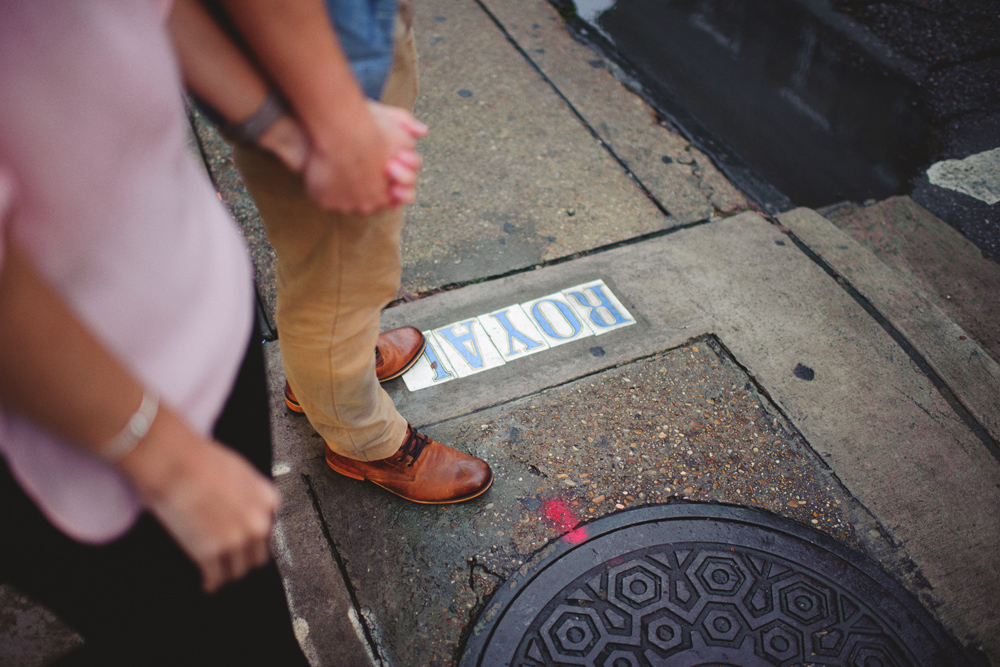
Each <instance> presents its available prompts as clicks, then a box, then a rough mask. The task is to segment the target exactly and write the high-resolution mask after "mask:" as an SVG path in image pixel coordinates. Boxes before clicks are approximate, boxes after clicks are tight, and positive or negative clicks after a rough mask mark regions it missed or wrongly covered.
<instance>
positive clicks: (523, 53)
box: [475, 0, 715, 217]
mask: <svg viewBox="0 0 1000 667" xmlns="http://www.w3.org/2000/svg"><path fill="white" fill-rule="evenodd" d="M475 2H476V4H477V5H479V8H480V9H482V10H483V12H484V13H485V14H486V16H488V17H489V18H490V20H491V21H493V23H494V24H495V25H496V27H497V29H498V30H499V31H500V32H501V33H502V34H503V36H504V37H506V38H507V41H508V42H510V44H511V46H513V47H514V50H516V51H517V52H518V53H520V54H521V56H522V57H523V58H524V59H525V61H527V63H528V65H530V66H531V68H532V69H533V70H535V72H536V73H537V74H538V76H540V77H542V81H544V82H545V83H546V84H548V86H549V87H550V88H552V91H553V92H554V93H555V94H556V96H557V97H558V98H559V99H561V100H562V101H563V103H564V104H565V105H566V107H567V108H568V109H569V110H570V112H571V113H572V114H573V115H574V116H576V118H577V120H579V121H580V123H582V124H583V126H584V127H585V128H587V131H588V132H590V134H591V136H593V137H594V139H596V140H597V141H598V143H600V144H601V147H602V148H604V150H606V151H607V152H608V155H610V156H611V157H612V158H614V159H615V161H616V162H617V163H618V164H619V165H620V166H621V168H622V169H623V170H624V171H625V175H626V176H628V177H629V178H630V179H631V180H632V182H633V183H635V184H636V186H638V188H639V189H640V190H642V193H643V194H644V195H646V197H648V198H649V200H650V201H651V202H653V204H654V205H655V206H656V208H657V209H659V211H660V213H662V214H663V215H665V216H667V217H671V213H670V211H668V210H667V207H666V206H664V204H663V202H661V201H660V200H659V199H657V198H656V196H655V195H654V194H653V193H652V192H651V191H650V190H649V188H647V187H646V184H645V183H643V182H642V181H641V180H640V179H639V177H638V176H637V175H636V174H635V172H633V171H632V169H631V168H630V167H629V166H628V164H627V163H626V162H625V160H623V159H622V158H621V156H620V155H618V153H616V152H615V150H614V149H613V148H612V147H611V145H610V144H608V142H607V141H605V140H604V138H603V137H602V136H601V135H600V134H599V133H598V132H597V130H595V129H594V127H593V126H592V125H591V124H590V122H589V121H588V120H587V119H586V118H585V117H584V115H583V114H582V113H580V111H579V110H578V109H577V108H576V107H575V106H574V105H573V103H572V102H570V101H569V98H567V97H566V95H564V94H563V92H562V91H561V90H559V88H558V87H557V86H556V84H555V82H554V81H553V80H552V79H550V78H549V76H548V75H547V74H546V73H545V72H543V71H542V68H541V67H539V66H538V63H536V62H535V61H534V60H532V58H531V56H529V55H528V53H527V51H525V50H524V49H523V48H521V45H520V44H518V43H517V40H516V39H514V36H513V35H511V34H510V32H508V31H507V28H506V27H505V26H504V25H503V23H501V22H500V19H498V18H497V17H496V15H495V14H493V12H491V11H490V10H489V8H487V7H486V5H485V4H483V2H482V0H475ZM713 208H715V207H714V206H713Z"/></svg>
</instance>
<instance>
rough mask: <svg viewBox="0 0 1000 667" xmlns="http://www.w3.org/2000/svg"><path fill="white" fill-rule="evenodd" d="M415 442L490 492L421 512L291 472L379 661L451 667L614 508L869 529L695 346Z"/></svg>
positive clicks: (816, 466)
mask: <svg viewBox="0 0 1000 667" xmlns="http://www.w3.org/2000/svg"><path fill="white" fill-rule="evenodd" d="M426 432H427V433H428V434H429V435H431V436H432V437H435V438H437V439H440V440H442V441H445V442H452V443H461V444H460V445H459V446H460V447H461V448H462V449H466V450H468V451H471V452H472V453H474V454H476V455H477V456H481V457H484V458H486V459H487V460H489V461H490V463H491V465H492V466H493V470H494V474H495V475H496V482H495V483H494V485H493V488H492V489H491V490H490V492H489V493H487V494H486V495H485V496H483V497H482V498H479V499H476V500H475V501H472V502H469V503H466V504H463V505H455V506H441V507H427V506H419V505H413V504H411V503H407V502H405V501H402V500H399V499H396V498H394V497H392V496H389V495H388V494H386V493H385V492H383V491H381V490H380V489H378V488H376V487H375V486H373V485H370V484H366V483H362V482H355V481H353V480H348V479H345V478H338V477H337V476H335V475H331V474H329V473H328V472H327V471H325V470H323V468H324V465H323V462H322V461H318V463H317V468H318V469H315V471H314V472H313V470H314V469H312V468H311V469H310V472H309V473H306V475H307V476H308V478H309V480H308V483H309V484H310V486H311V487H312V488H314V489H315V493H316V497H317V498H318V500H319V505H320V507H321V511H322V515H323V519H324V521H325V523H326V524H327V525H328V526H329V527H330V533H331V535H332V540H333V542H334V545H335V546H334V548H335V549H336V550H337V552H338V553H339V554H340V558H341V559H342V560H343V561H344V562H345V564H346V571H347V574H348V575H349V577H350V580H351V581H352V582H353V584H354V587H355V588H356V590H357V596H358V601H359V603H360V604H361V607H362V609H365V610H370V611H371V612H372V616H374V617H377V619H378V628H379V629H380V630H379V632H380V635H381V639H382V646H383V647H384V649H385V650H386V651H387V652H388V653H387V655H385V656H384V657H385V658H387V660H388V663H389V664H394V665H451V664H453V663H454V662H455V661H456V659H457V657H458V655H459V653H458V651H459V648H460V645H461V639H462V635H463V632H464V631H466V630H467V628H468V627H469V626H470V623H471V622H472V620H473V619H474V618H475V616H476V614H477V613H478V611H479V609H480V607H481V606H482V605H483V603H484V601H485V600H486V598H487V597H488V596H489V595H490V594H491V593H492V592H493V591H494V590H495V589H496V587H497V586H498V585H500V584H501V583H502V582H503V581H505V580H506V579H507V578H508V577H510V576H511V574H513V573H514V572H515V571H516V570H517V569H518V568H519V567H521V566H522V565H523V564H524V563H525V562H527V561H528V560H529V559H531V557H532V556H533V555H534V554H535V553H536V552H537V551H539V550H540V549H542V548H543V547H545V546H546V545H547V544H548V543H549V542H550V541H552V540H553V539H555V538H558V537H560V536H562V535H565V534H567V533H570V534H571V535H572V534H577V535H580V534H582V533H581V532H580V531H586V521H587V520H590V519H595V518H599V517H601V516H605V515H607V514H609V513H612V512H616V511H621V510H625V509H626V508H634V507H639V506H642V505H647V504H654V503H664V502H683V501H699V502H721V503H732V504H740V505H747V506H751V507H759V508H764V509H766V510H769V511H771V512H774V513H778V514H782V515H785V516H788V517H791V518H794V519H795V520H797V521H799V522H801V523H803V524H805V525H810V526H813V527H816V528H818V529H820V530H823V531H824V532H827V533H829V534H831V535H833V536H834V537H836V538H838V539H840V540H842V541H844V542H846V543H847V544H850V545H852V546H854V547H857V546H858V545H859V542H858V540H857V539H856V538H855V535H854V528H853V527H852V524H854V525H859V524H864V525H868V526H874V522H872V521H871V520H870V518H867V517H864V511H863V509H861V508H860V507H859V506H858V505H857V503H856V502H855V501H853V500H852V499H851V497H850V496H849V494H847V493H846V491H845V490H844V489H843V488H842V487H841V485H840V484H839V483H838V482H837V481H836V480H835V479H834V477H833V476H832V475H831V474H830V471H829V469H828V468H827V466H826V465H825V464H824V463H823V462H822V460H821V457H819V456H818V455H817V454H816V453H815V452H813V451H812V450H811V449H810V448H809V447H808V445H807V444H806V443H805V441H804V440H803V438H802V437H801V435H799V434H798V433H797V432H796V431H795V428H794V426H792V425H791V424H790V423H789V422H788V421H787V420H786V419H785V418H784V417H783V416H782V415H781V414H780V412H779V411H777V410H776V409H775V407H774V406H773V405H771V404H770V403H769V401H768V400H767V398H766V397H764V396H762V395H761V394H760V392H759V391H758V390H757V388H756V387H755V386H754V384H753V382H752V381H751V380H750V378H748V377H747V376H746V374H745V373H744V372H743V371H742V370H741V369H739V368H738V366H737V365H736V364H735V363H733V360H732V359H731V358H730V357H729V356H728V354H727V353H726V352H725V351H724V350H723V349H722V348H721V347H720V346H719V345H718V344H717V343H716V342H715V341H714V340H713V339H712V338H710V337H707V338H701V339H697V340H694V341H691V343H690V344H688V345H684V346H682V347H680V348H677V349H674V350H671V351H669V352H666V353H664V354H661V355H656V356H654V357H651V358H648V359H644V360H641V361H636V362H633V363H631V364H627V365H625V366H622V367H619V368H615V369H612V370H609V371H606V372H604V373H600V374H597V375H594V376H591V377H588V378H585V379H581V380H578V381H575V382H572V383H569V384H566V385H562V386H560V387H557V388H553V389H549V390H546V391H543V392H541V393H539V394H537V395H534V396H529V397H526V398H522V399H519V400H517V401H514V402H513V403H510V404H508V405H505V406H503V407H500V408H493V409H490V410H486V411H483V412H479V413H476V414H472V415H466V416H463V417H461V418H458V419H455V420H451V421H448V422H446V423H443V424H438V425H436V426H434V427H431V428H429V429H427V431H426ZM375 527H377V528H375Z"/></svg>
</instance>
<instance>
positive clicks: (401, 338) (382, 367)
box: [375, 327, 427, 382]
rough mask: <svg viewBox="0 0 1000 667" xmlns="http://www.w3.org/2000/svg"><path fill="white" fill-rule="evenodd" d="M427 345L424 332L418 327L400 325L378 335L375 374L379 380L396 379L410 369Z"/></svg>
mask: <svg viewBox="0 0 1000 667" xmlns="http://www.w3.org/2000/svg"><path fill="white" fill-rule="evenodd" d="M425 347H427V341H426V340H425V339H424V334H422V333H421V332H420V329H418V328H416V327H399V328H398V329H390V330H389V331H384V332H382V333H380V334H379V335H378V344H377V345H376V346H375V375H376V376H377V377H378V381H379V382H388V381H389V380H395V379H396V378H398V377H399V376H400V375H402V374H403V373H405V372H406V371H408V370H410V368H411V367H412V366H413V364H415V363H417V359H419V358H420V355H421V354H423V352H424V348H425Z"/></svg>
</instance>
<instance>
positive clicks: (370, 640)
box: [302, 474, 389, 667]
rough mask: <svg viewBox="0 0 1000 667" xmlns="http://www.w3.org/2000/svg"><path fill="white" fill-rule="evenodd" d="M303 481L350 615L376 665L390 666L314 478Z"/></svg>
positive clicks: (303, 476)
mask: <svg viewBox="0 0 1000 667" xmlns="http://www.w3.org/2000/svg"><path fill="white" fill-rule="evenodd" d="M302 481H303V482H305V485H306V489H307V490H308V492H309V501H310V502H311V503H312V506H313V510H314V511H315V512H316V515H317V516H318V517H319V522H320V526H321V527H322V529H323V537H324V538H325V539H326V543H327V545H328V546H329V547H330V553H331V555H332V556H333V560H334V562H336V564H337V569H338V570H340V575H341V577H342V578H343V580H344V587H345V588H346V589H347V594H348V595H349V596H350V598H351V605H352V606H351V608H350V613H351V614H350V615H351V621H352V623H357V626H358V627H360V629H361V632H362V634H363V637H362V638H363V640H364V641H365V643H366V644H367V646H366V648H367V650H368V652H369V655H370V656H371V657H372V659H373V662H374V664H375V666H376V667H389V662H388V660H386V658H385V657H384V656H385V655H386V653H385V652H384V651H382V650H381V642H380V641H379V639H378V636H377V633H376V629H375V624H374V622H373V621H374V619H372V618H370V617H369V614H368V613H367V612H365V611H364V610H363V609H362V608H361V601H360V600H359V599H358V592H357V590H356V589H355V588H354V583H353V582H352V581H351V576H350V574H349V573H348V571H347V561H346V560H345V559H344V557H343V555H342V554H341V553H340V549H339V548H338V547H337V542H336V541H335V540H334V539H333V534H332V533H331V532H330V526H329V524H328V523H327V521H326V516H325V515H324V514H323V507H322V506H321V505H320V503H319V497H318V496H317V495H316V489H315V488H314V487H313V483H312V478H310V477H309V475H305V474H304V475H302Z"/></svg>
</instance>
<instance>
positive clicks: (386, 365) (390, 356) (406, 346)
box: [285, 327, 427, 414]
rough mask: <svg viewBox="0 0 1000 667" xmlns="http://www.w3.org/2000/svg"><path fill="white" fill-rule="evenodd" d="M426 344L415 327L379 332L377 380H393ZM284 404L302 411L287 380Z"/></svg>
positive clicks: (376, 366) (413, 360)
mask: <svg viewBox="0 0 1000 667" xmlns="http://www.w3.org/2000/svg"><path fill="white" fill-rule="evenodd" d="M426 346H427V341H426V340H425V339H424V334H422V333H421V332H420V329H418V328H416V327H400V328H398V329H390V330H389V331H385V332H383V333H380V334H379V335H378V343H377V344H376V345H375V376H376V377H377V378H378V381H379V382H388V381H389V380H395V379H396V378H398V377H399V376H400V375H402V374H403V373H405V372H406V371H408V370H410V368H412V367H413V364H415V363H417V359H419V358H420V355H421V354H423V352H424V348H425V347H426ZM285 405H286V406H288V409H289V410H291V411H292V412H295V413H298V414H302V412H303V410H302V406H301V405H299V402H298V401H297V400H295V394H293V393H292V388H291V387H290V386H289V384H288V382H287V381H285Z"/></svg>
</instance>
